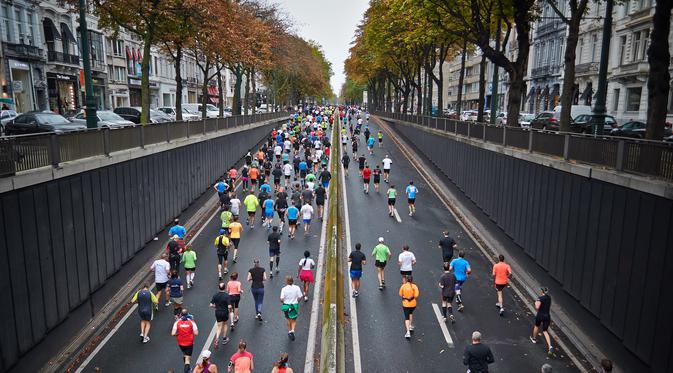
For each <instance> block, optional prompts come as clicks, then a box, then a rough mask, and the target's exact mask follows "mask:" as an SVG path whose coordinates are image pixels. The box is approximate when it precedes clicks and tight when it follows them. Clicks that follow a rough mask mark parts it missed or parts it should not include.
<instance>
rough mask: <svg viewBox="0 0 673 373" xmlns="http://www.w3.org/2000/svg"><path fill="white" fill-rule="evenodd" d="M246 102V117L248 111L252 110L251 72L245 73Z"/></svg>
mask: <svg viewBox="0 0 673 373" xmlns="http://www.w3.org/2000/svg"><path fill="white" fill-rule="evenodd" d="M243 97H245V101H244V106H243V108H244V110H245V115H248V110H250V70H248V71H247V72H246V73H245V94H244V96H243Z"/></svg>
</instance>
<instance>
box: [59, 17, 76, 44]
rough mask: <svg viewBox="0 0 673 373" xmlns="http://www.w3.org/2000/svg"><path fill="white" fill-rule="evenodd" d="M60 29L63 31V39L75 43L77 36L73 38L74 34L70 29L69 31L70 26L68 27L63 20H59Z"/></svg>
mask: <svg viewBox="0 0 673 373" xmlns="http://www.w3.org/2000/svg"><path fill="white" fill-rule="evenodd" d="M61 31H63V38H64V39H66V40H69V41H70V42H72V43H75V44H77V38H75V35H73V34H72V31H70V27H68V25H67V24H65V23H63V22H61Z"/></svg>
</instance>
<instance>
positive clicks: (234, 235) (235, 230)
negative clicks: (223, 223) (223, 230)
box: [229, 216, 243, 263]
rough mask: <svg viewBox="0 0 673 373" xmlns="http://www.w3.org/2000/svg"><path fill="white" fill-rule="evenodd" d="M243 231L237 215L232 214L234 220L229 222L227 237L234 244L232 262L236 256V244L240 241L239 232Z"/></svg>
mask: <svg viewBox="0 0 673 373" xmlns="http://www.w3.org/2000/svg"><path fill="white" fill-rule="evenodd" d="M242 231H243V224H241V223H239V222H238V216H234V221H233V222H231V224H229V238H230V239H231V243H232V244H234V259H233V260H234V263H236V259H237V258H238V245H239V244H240V243H241V232H242Z"/></svg>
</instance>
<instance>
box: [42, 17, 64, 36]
mask: <svg viewBox="0 0 673 373" xmlns="http://www.w3.org/2000/svg"><path fill="white" fill-rule="evenodd" d="M42 26H43V28H44V37H45V39H46V40H47V41H52V40H54V39H60V38H61V33H60V32H58V27H56V25H55V24H54V21H52V20H51V19H50V18H45V19H44V21H42Z"/></svg>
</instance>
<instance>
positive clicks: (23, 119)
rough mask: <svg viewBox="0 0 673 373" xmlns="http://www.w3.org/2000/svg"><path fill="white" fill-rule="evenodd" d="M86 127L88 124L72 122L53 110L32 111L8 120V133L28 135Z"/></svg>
mask: <svg viewBox="0 0 673 373" xmlns="http://www.w3.org/2000/svg"><path fill="white" fill-rule="evenodd" d="M83 129H86V125H81V124H78V123H72V122H70V121H69V120H68V119H66V118H65V117H64V116H62V115H60V114H56V113H53V112H51V111H31V112H28V113H24V114H21V115H19V116H17V117H16V118H14V119H13V120H11V121H9V122H7V124H6V126H5V134H6V135H8V136H9V135H26V134H31V133H44V132H56V133H62V132H68V131H77V130H83Z"/></svg>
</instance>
